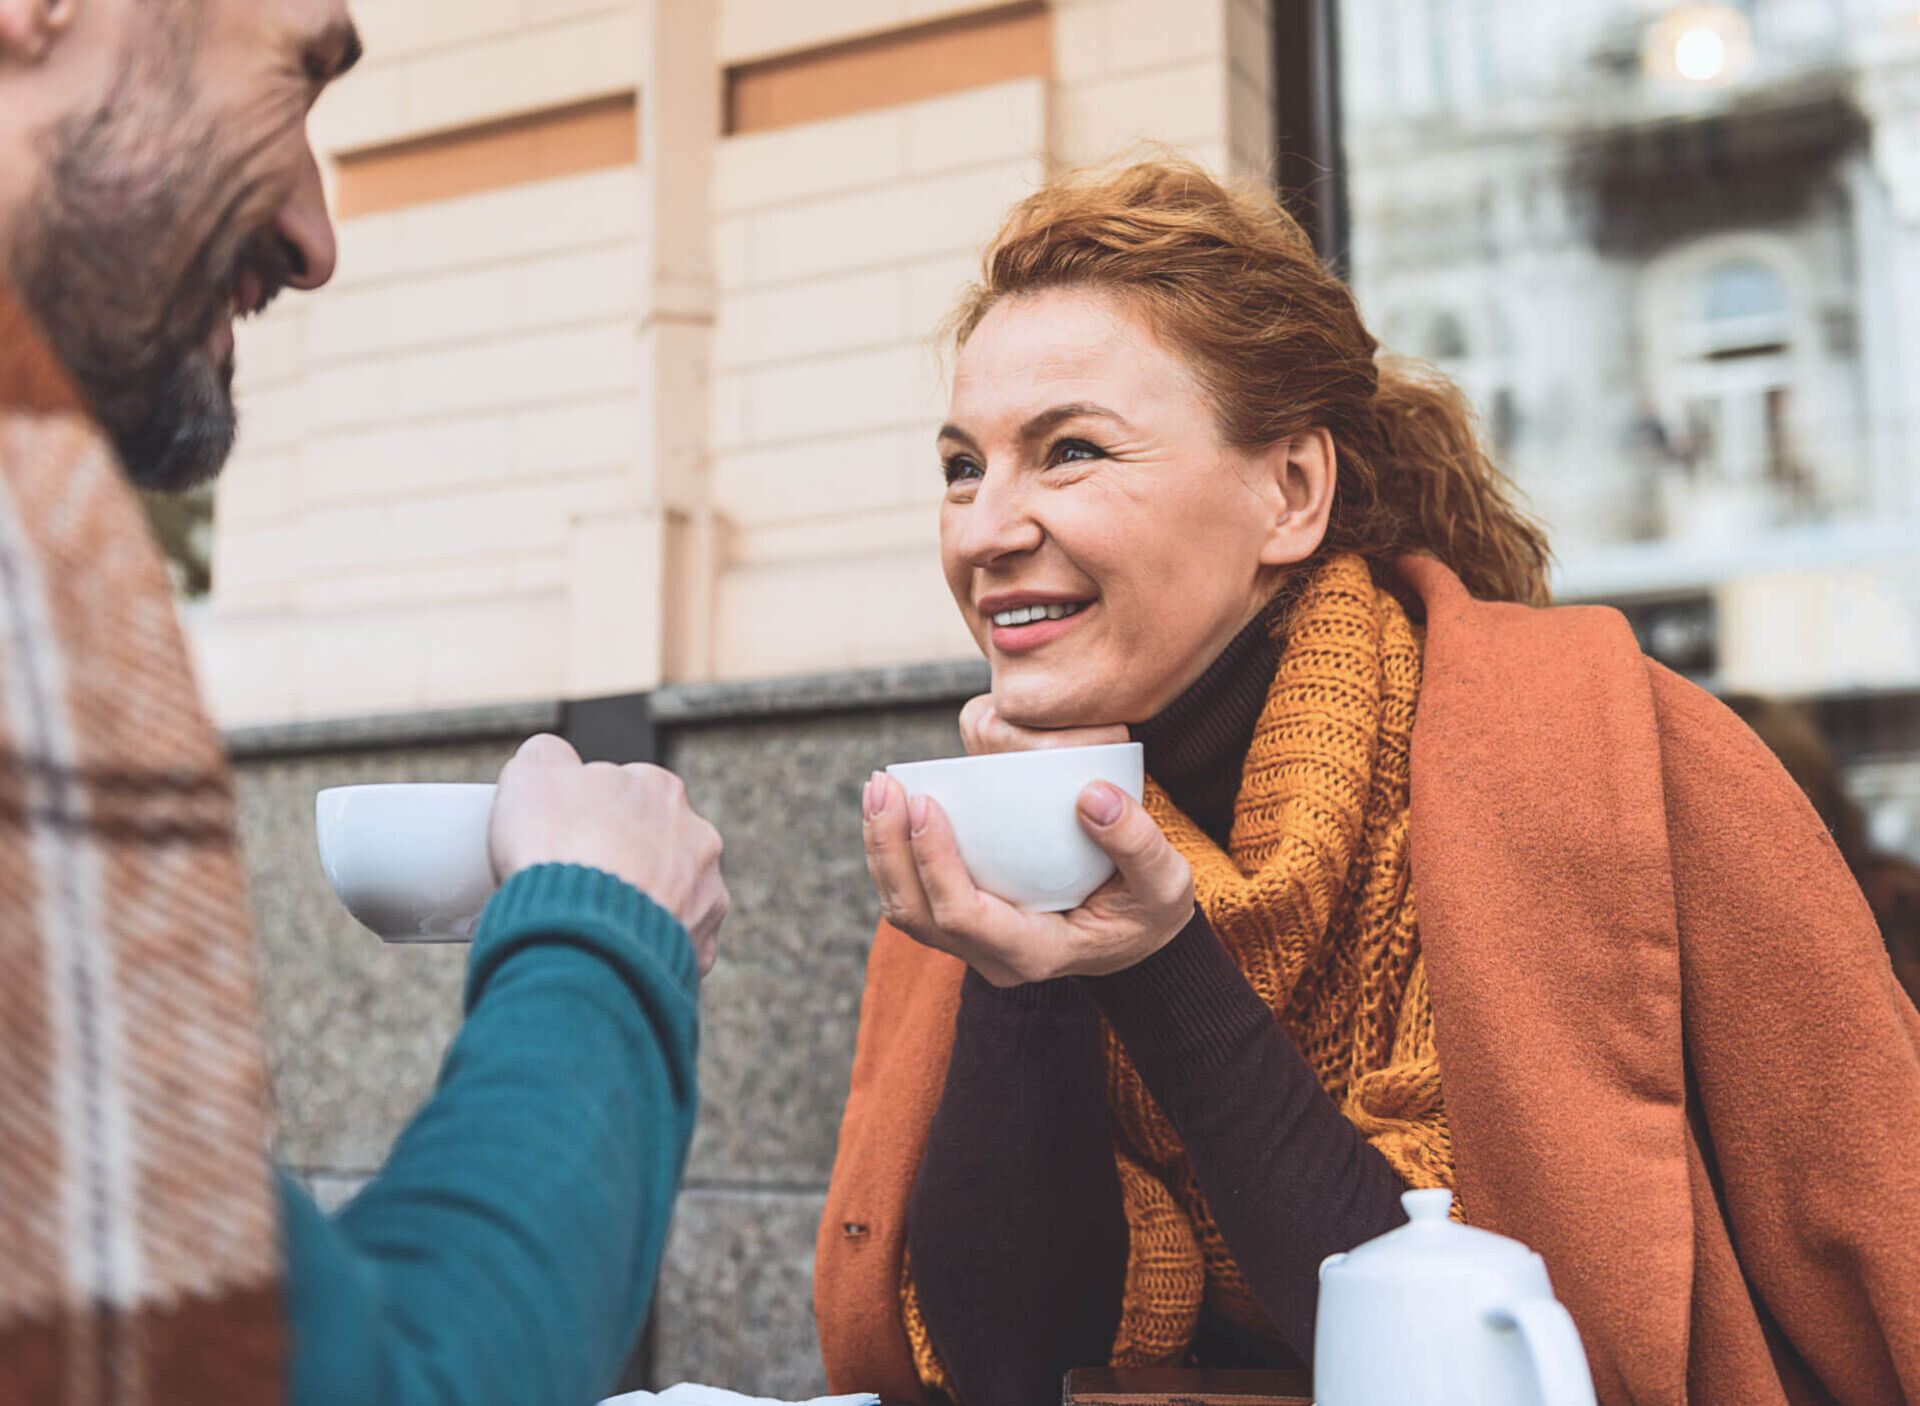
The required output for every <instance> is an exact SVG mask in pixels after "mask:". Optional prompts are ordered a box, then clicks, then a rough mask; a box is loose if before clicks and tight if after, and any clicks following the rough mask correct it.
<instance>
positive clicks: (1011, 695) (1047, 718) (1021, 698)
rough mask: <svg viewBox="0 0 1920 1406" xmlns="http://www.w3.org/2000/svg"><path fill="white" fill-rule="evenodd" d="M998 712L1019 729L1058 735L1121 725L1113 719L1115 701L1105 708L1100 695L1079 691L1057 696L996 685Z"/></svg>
mask: <svg viewBox="0 0 1920 1406" xmlns="http://www.w3.org/2000/svg"><path fill="white" fill-rule="evenodd" d="M993 707H994V711H995V712H997V713H999V715H1000V716H1001V718H1003V719H1004V720H1005V721H1007V722H1010V723H1012V724H1013V725H1014V726H1015V727H1028V728H1034V729H1037V730H1045V731H1058V730H1059V729H1061V728H1069V727H1107V726H1110V725H1111V724H1113V723H1115V722H1118V721H1119V719H1117V718H1115V717H1113V716H1112V712H1113V708H1112V705H1111V700H1110V699H1109V700H1108V702H1107V706H1105V707H1102V706H1101V703H1100V695H1099V693H1098V692H1097V691H1094V690H1089V689H1085V688H1076V689H1074V690H1073V691H1072V692H1071V693H1066V692H1064V691H1062V692H1059V693H1053V692H1050V691H1040V690H1033V689H1024V688H1021V687H1019V686H1018V685H1013V686H1007V685H1003V684H1001V683H998V682H996V683H995V685H994V689H993Z"/></svg>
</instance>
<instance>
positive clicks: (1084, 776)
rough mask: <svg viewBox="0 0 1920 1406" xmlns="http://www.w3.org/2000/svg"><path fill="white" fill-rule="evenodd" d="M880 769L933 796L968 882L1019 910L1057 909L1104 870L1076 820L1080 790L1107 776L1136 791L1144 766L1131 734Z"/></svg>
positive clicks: (1073, 902) (1109, 865) (1080, 899)
mask: <svg viewBox="0 0 1920 1406" xmlns="http://www.w3.org/2000/svg"><path fill="white" fill-rule="evenodd" d="M887 775H889V776H891V777H893V778H894V779H895V780H896V781H898V782H899V783H900V784H901V785H902V786H903V787H905V788H906V792H907V795H908V796H909V797H913V796H928V797H931V798H932V799H933V800H935V801H938V802H939V804H940V809H941V810H943V811H945V812H946V813H947V819H948V820H950V821H951V822H952V823H953V836H954V839H955V840H956V841H957V842H958V844H959V846H960V858H961V859H962V860H964V861H965V862H966V866H967V872H968V873H969V874H971V875H972V876H973V882H974V884H975V886H976V887H979V888H982V889H985V890H986V891H987V892H988V893H991V894H995V895H997V896H998V897H1000V898H1004V899H1005V900H1006V901H1007V902H1009V903H1011V904H1012V905H1013V906H1014V907H1016V908H1020V909H1023V910H1025V911H1026V912H1028V913H1064V912H1065V911H1066V910H1068V909H1069V908H1078V907H1079V906H1080V905H1081V904H1082V903H1085V902H1086V901H1087V896H1088V895H1089V894H1091V893H1092V892H1093V891H1094V890H1095V889H1097V888H1099V887H1100V885H1102V884H1104V883H1105V882H1106V881H1107V880H1108V879H1109V878H1111V877H1112V875H1113V861H1112V860H1111V859H1109V858H1107V854H1106V851H1105V850H1103V849H1101V848H1100V846H1098V845H1096V844H1095V843H1094V842H1093V841H1092V840H1091V839H1089V838H1088V837H1087V832H1086V831H1085V830H1084V829H1082V828H1081V825H1080V815H1079V810H1078V803H1079V799H1080V793H1081V792H1082V791H1083V790H1085V789H1086V788H1087V787H1088V786H1090V785H1092V784H1093V783H1094V782H1096V781H1106V782H1109V783H1111V784H1112V785H1114V786H1117V787H1119V788H1120V789H1121V790H1122V791H1125V792H1126V793H1127V794H1128V795H1129V796H1132V797H1133V798H1134V799H1135V800H1136V801H1137V800H1139V799H1140V792H1141V787H1142V784H1143V783H1144V781H1145V779H1146V766H1145V763H1144V762H1143V761H1142V759H1141V752H1140V744H1139V743H1138V742H1115V743H1110V744H1108V745H1106V746H1102V747H1050V748H1045V749H1043V750H1041V751H1037V752H995V753H990V754H989V755H987V756H982V757H945V758H942V759H941V760H939V761H932V762H900V763H898V764H896V765H894V766H890V767H888V768H887Z"/></svg>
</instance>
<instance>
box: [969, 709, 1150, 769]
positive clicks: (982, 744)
mask: <svg viewBox="0 0 1920 1406" xmlns="http://www.w3.org/2000/svg"><path fill="white" fill-rule="evenodd" d="M960 740H961V741H962V742H963V743H965V744H966V748H967V755H968V756H971V757H977V756H980V755H982V754H983V753H987V752H1037V751H1040V750H1041V749H1042V748H1046V747H1098V746H1102V745H1104V744H1107V743H1111V742H1125V741H1127V727H1126V724H1125V723H1111V724H1103V725H1101V726H1098V727H1061V728H1051V727H1021V726H1019V725H1018V724H1017V723H1010V722H1008V721H1007V720H1006V719H1005V718H1004V717H1002V716H1001V715H1000V710H999V708H998V707H997V706H995V704H994V701H993V695H992V694H991V693H982V694H980V695H979V696H978V697H976V698H969V699H968V700H967V702H966V706H964V707H963V708H961V709H960Z"/></svg>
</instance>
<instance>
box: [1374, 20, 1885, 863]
mask: <svg viewBox="0 0 1920 1406" xmlns="http://www.w3.org/2000/svg"><path fill="white" fill-rule="evenodd" d="M1341 19H1342V33H1341V45H1342V59H1343V64H1342V77H1343V83H1344V89H1345V122H1346V131H1345V139H1346V150H1347V155H1348V165H1347V172H1348V176H1349V179H1350V182H1351V200H1352V208H1353V240H1352V249H1353V253H1352V262H1353V269H1354V277H1355V281H1356V287H1357V289H1358V291H1359V293H1360V297H1361V300H1362V305H1363V307H1364V308H1365V309H1366V310H1367V312H1368V314H1369V316H1370V318H1371V319H1372V321H1373V323H1374V325H1375V328H1376V330H1377V331H1378V333H1379V334H1380V335H1381V336H1382V338H1383V340H1384V341H1386V343H1387V344H1388V345H1389V346H1390V347H1392V348H1394V349H1396V350H1399V351H1403V352H1407V353H1410V354H1414V355H1418V356H1422V357H1425V358H1427V359H1429V360H1431V361H1434V362H1435V363H1437V364H1438V365H1440V366H1441V367H1443V368H1445V369H1446V370H1447V371H1448V372H1450V373H1451V374H1453V375H1454V376H1455V377H1456V378H1458V379H1459V380H1460V381H1461V382H1463V383H1464V384H1465V385H1466V386H1467V387H1468V388H1469V389H1470V390H1471V391H1472V393H1473V395H1474V398H1475V400H1476V402H1477V403H1478V405H1479V406H1480V408H1481V410H1482V413H1483V415H1484V417H1485V419H1486V422H1487V426H1488V429H1489V432H1490V434H1491V436H1492V438H1493V439H1494V440H1495V441H1496V443H1497V444H1498V445H1499V446H1500V449H1501V451H1502V453H1503V455H1504V457H1505V459H1506V461H1507V463H1508V464H1509V465H1510V467H1511V469H1512V471H1513V472H1514V474H1515V476H1516V478H1517V479H1518V480H1519V482H1520V483H1521V484H1522V485H1523V487H1524V488H1525V489H1526V490H1527V492H1528V494H1529V495H1530V497H1531V498H1532V501H1533V502H1534V504H1535V506H1536V507H1537V508H1538V509H1539V511H1540V512H1541V513H1542V514H1543V515H1544V516H1545V517H1546V518H1547V519H1548V521H1549V522H1550V524H1551V525H1552V528H1553V537H1554V541H1555V544H1556V546H1557V548H1558V550H1559V553H1560V557H1561V563H1562V571H1561V575H1560V581H1559V593H1560V595H1561V596H1562V598H1563V599H1575V600H1578V599H1594V600H1605V601H1608V602H1611V603H1614V604H1618V605H1622V606H1624V607H1626V608H1628V609H1629V611H1630V612H1631V613H1632V614H1633V616H1634V617H1635V619H1636V623H1637V624H1638V625H1639V626H1640V627H1641V632H1642V638H1643V642H1644V643H1645V644H1646V645H1647V647H1648V648H1649V649H1650V650H1651V651H1652V652H1653V653H1654V654H1656V655H1657V656H1662V657H1665V658H1667V659H1668V660H1669V661H1670V662H1673V663H1674V664H1676V665H1677V666H1679V667H1681V668H1683V669H1685V670H1687V671H1688V672H1691V673H1694V674H1696V675H1699V676H1701V677H1702V678H1703V679H1704V680H1705V681H1707V682H1709V683H1710V684H1712V685H1714V686H1717V687H1721V688H1725V689H1730V690H1741V691H1751V692H1761V693H1773V694H1781V695H1786V696H1789V697H1795V698H1801V699H1805V700H1807V701H1808V703H1809V705H1810V706H1811V707H1812V708H1813V709H1814V711H1816V713H1818V714H1819V715H1821V716H1822V718H1823V719H1824V721H1825V722H1826V724H1827V726H1828V729H1829V731H1830V732H1832V733H1833V734H1834V735H1835V742H1836V745H1837V746H1838V747H1839V748H1840V749H1841V751H1842V752H1843V754H1844V755H1845V758H1846V759H1847V761H1848V762H1849V764H1850V769H1851V779H1852V781H1853V783H1854V788H1855V790H1856V792H1857V793H1858V794H1859V795H1860V796H1861V798H1862V799H1863V800H1865V801H1867V802H1868V803H1869V805H1870V807H1871V809H1872V810H1873V811H1874V813H1875V816H1876V819H1877V826H1878V832H1879V833H1880V835H1881V837H1882V838H1883V839H1884V840H1885V841H1887V842H1890V843H1892V842H1897V843H1898V844H1900V845H1902V846H1904V847H1907V848H1920V9H1916V8H1915V7H1914V6H1913V5H1911V4H1908V3H1898V2H1897V0H1748V2H1747V3H1744V4H1679V5H1673V4H1653V3H1644V0H1558V3H1555V4H1552V5H1538V4H1532V3H1527V0H1346V3H1345V4H1343V6H1342V8H1341Z"/></svg>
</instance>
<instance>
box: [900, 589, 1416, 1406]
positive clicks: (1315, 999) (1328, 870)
mask: <svg viewBox="0 0 1920 1406" xmlns="http://www.w3.org/2000/svg"><path fill="white" fill-rule="evenodd" d="M1272 628H1273V630H1274V632H1275V635H1274V638H1275V642H1276V644H1278V645H1279V647H1280V660H1279V665H1278V667H1277V669H1276V670H1275V673H1274V679H1273V686H1272V687H1271V689H1270V690H1269V691H1268V694H1267V701H1266V704H1265V706H1264V707H1263V709H1262V710H1261V714H1260V720H1259V722H1258V724H1256V726H1255V728H1254V734H1253V743H1252V746H1251V747H1250V748H1249V749H1248V751H1247V759H1246V763H1245V765H1244V767H1243V769H1242V773H1241V783H1240V793H1239V796H1238V798H1237V799H1236V800H1235V802H1234V815H1233V831H1232V834H1231V835H1230V836H1229V840H1228V850H1229V851H1230V852H1222V850H1221V849H1220V847H1219V846H1218V845H1216V844H1214V843H1213V841H1212V840H1210V839H1208V838H1207V836H1206V834H1205V833H1204V832H1203V831H1202V830H1201V829H1200V827H1199V826H1198V825H1196V824H1195V823H1194V822H1193V821H1192V820H1191V819H1189V818H1188V817H1187V816H1186V815H1184V814H1183V813H1182V812H1181V811H1180V809H1179V808H1178V807H1177V806H1175V805H1174V804H1173V802H1172V801H1171V800H1169V799H1168V797H1167V794H1166V792H1165V791H1162V790H1161V789H1160V788H1159V787H1158V786H1156V785H1153V784H1151V783H1149V785H1148V789H1147V809H1148V811H1149V812H1150V813H1151V814H1152V816H1153V818H1154V819H1155V821H1157V822H1158V823H1159V825H1160V828H1161V829H1162V830H1163V831H1164V832H1165V833H1166V836H1167V838H1168V839H1169V840H1171V841H1172V842H1173V845H1174V847H1175V848H1176V849H1178V850H1179V851H1180V852H1181V853H1182V854H1183V855H1185V856H1186V858H1187V861H1188V863H1190V864H1191V865H1192V866H1193V877H1194V888H1195V890H1196V893H1197V896H1198V898H1199V902H1200V907H1201V908H1202V909H1203V910H1204V911H1205V913H1206V915H1207V918H1208V921H1209V922H1211V923H1212V925H1213V930H1214V932H1215V933H1216V934H1218V936H1219V938H1220V941H1221V942H1222V943H1223V944H1224V945H1225V946H1226V948H1227V950H1228V951H1229V952H1231V953H1232V954H1233V957H1234V960H1235V961H1236V962H1237V963H1238V964H1239V967H1240V970H1241V971H1242V972H1244V973H1245V974H1246V977H1247V980H1248V981H1249V982H1250V983H1251V984H1252V986H1253V989H1254V990H1255V991H1257V992H1258V993H1259V995H1260V998H1261V999H1262V1000H1263V1001H1265V1002H1266V1003H1267V1005H1268V1006H1269V1007H1270V1008H1271V1009H1272V1011H1273V1013H1274V1016H1275V1018H1276V1019H1277V1020H1279V1022H1280V1023H1281V1025H1282V1026H1283V1027H1285V1029H1286V1032H1287V1034H1288V1035H1289V1036H1290V1037H1291V1038H1292V1039H1293V1041H1294V1043H1295V1044H1296V1045H1297V1046H1298V1047H1299V1049H1300V1051H1301V1053H1302V1054H1304V1055H1305V1056H1306V1058H1307V1061H1308V1062H1309V1063H1310V1064H1311V1065H1312V1066H1313V1069H1314V1072H1315V1073H1316V1074H1317V1075H1318V1076H1319V1078H1320V1083H1321V1085H1322V1086H1323V1087H1324V1088H1325V1089H1326V1090H1327V1092H1328V1093H1329V1094H1331V1095H1332V1096H1333V1098H1334V1100H1335V1102H1337V1103H1338V1104H1339V1105H1340V1108H1341V1111H1342V1112H1343V1113H1344V1114H1345V1115H1346V1116H1347V1118H1348V1119H1349V1120H1351V1121H1352V1122H1353V1124H1354V1125H1355V1126H1356V1127H1358V1128H1359V1129H1360V1131H1361V1132H1362V1133H1363V1134H1364V1135H1365V1136H1366V1137H1367V1139H1368V1140H1369V1141H1370V1142H1372V1143H1373V1145H1374V1146H1375V1147H1377V1148H1378V1149H1379V1150H1380V1151H1381V1152H1382V1153H1383V1154H1385V1156H1386V1158H1387V1160H1388V1161H1389V1162H1390V1163H1392V1165H1393V1168H1394V1170H1395V1171H1396V1172H1398V1173H1399V1174H1400V1177H1401V1179H1402V1180H1404V1181H1405V1182H1406V1183H1407V1184H1408V1185H1409V1186H1414V1187H1431V1186H1452V1185H1453V1147H1452V1143H1451V1141H1450V1140H1449V1138H1448V1134H1447V1120H1446V1112H1445V1109H1444V1107H1443V1106H1442V1103H1441V1097H1440V1068H1439V1063H1438V1061H1437V1059H1436V1058H1435V1055H1434V1048H1433V1006H1432V1004H1431V1002H1430V1001H1429V999H1428V996H1427V981H1426V968H1425V967H1424V965H1423V964H1422V962H1421V959H1420V939H1419V931H1418V927H1417V925H1416V922H1415V918H1414V907H1413V895H1412V893H1411V891H1410V888H1409V885H1408V878H1407V808H1408V774H1409V754H1410V744H1411V741H1412V733H1413V714H1414V705H1415V702H1416V701H1417V699H1418V697H1419V692H1420V640H1419V637H1418V636H1417V635H1416V633H1415V631H1414V628H1413V626H1412V624H1411V623H1410V622H1409V621H1408V619H1407V615H1406V612H1405V611H1404V610H1403V609H1401V606H1400V603H1399V602H1398V601H1397V600H1395V599H1394V597H1393V596H1392V595H1391V594H1390V593H1389V592H1386V591H1383V590H1381V589H1380V588H1379V587H1378V586H1376V585H1375V584H1374V581H1373V577H1372V574H1371V573H1370V572H1369V571H1368V569H1367V565H1366V563H1365V562H1364V561H1362V560H1361V559H1360V558H1359V557H1356V556H1342V557H1336V558H1333V559H1331V560H1330V561H1328V562H1327V563H1326V564H1325V565H1324V566H1322V567H1321V568H1320V569H1319V570H1318V571H1317V572H1316V573H1315V574H1314V576H1313V578H1312V580H1311V581H1310V582H1309V583H1308V584H1307V586H1306V588H1305V590H1304V591H1303V593H1302V595H1301V597H1300V599H1299V600H1298V602H1297V603H1296V604H1295V605H1294V607H1293V609H1292V610H1291V611H1284V612H1275V613H1274V623H1273V627H1272ZM1107 1098H1108V1102H1109V1104H1110V1106H1111V1107H1112V1110H1113V1115H1114V1125H1115V1146H1114V1156H1115V1160H1116V1161H1117V1163H1118V1166H1119V1171H1120V1187H1121V1194H1122V1197H1123V1199H1124V1203H1125V1208H1126V1215H1127V1228H1128V1233H1129V1237H1130V1248H1129V1253H1128V1259H1127V1282H1126V1293H1125V1297H1124V1300H1123V1306H1122V1309H1121V1315H1120V1329H1119V1332H1118V1334H1117V1335H1116V1337H1115V1340H1114V1348H1113V1362H1114V1364H1115V1365H1118V1366H1145V1365H1152V1364H1156V1363H1178V1362H1180V1361H1182V1360H1183V1359H1184V1358H1185V1357H1186V1355H1187V1353H1188V1351H1189V1350H1190V1349H1191V1347H1192V1345H1193V1339H1194V1331H1195V1328H1196V1326H1197V1325H1198V1323H1199V1319H1200V1313H1201V1309H1202V1308H1203V1307H1205V1308H1206V1309H1208V1310H1209V1311H1210V1312H1212V1313H1213V1314H1215V1315H1216V1316H1218V1317H1220V1318H1221V1319H1224V1320H1225V1321H1227V1322H1229V1323H1231V1324H1233V1325H1235V1326H1236V1327H1238V1328H1240V1329H1242V1330H1243V1331H1247V1332H1251V1333H1253V1334H1255V1335H1256V1336H1259V1337H1264V1338H1267V1339H1268V1340H1270V1341H1273V1342H1275V1343H1279V1342H1281V1341H1282V1340H1281V1338H1280V1336H1279V1333H1278V1332H1277V1331H1276V1330H1275V1329H1274V1328H1273V1326H1272V1325H1271V1324H1270V1323H1269V1322H1268V1321H1267V1318H1266V1315H1265V1314H1264V1313H1263V1312H1261V1309H1260V1306H1259V1304H1258V1303H1257V1302H1256V1301H1255V1300H1254V1297H1253V1294H1252V1291H1251V1290H1250V1289H1249V1288H1248V1287H1247V1283H1246V1281H1245V1279H1244V1278H1242V1277H1241V1274H1240V1270H1239V1267H1238V1266H1237V1265H1236V1264H1235V1263H1234V1260H1233V1255H1232V1252H1231V1251H1230V1250H1229V1249H1228V1248H1227V1244H1226V1241H1225V1240H1224V1239H1223V1238H1222V1236H1221V1234H1220V1231H1219V1229H1218V1227H1217V1226H1216V1225H1215V1224H1214V1221H1213V1217H1212V1215H1211V1214H1210V1213H1209V1212H1208V1210H1207V1204H1206V1200H1205V1198H1204V1197H1203V1196H1202V1195H1201V1194H1200V1188H1199V1184H1198V1182H1197V1181H1196V1180H1195V1177H1194V1174H1193V1169H1192V1167H1191V1166H1189V1165H1188V1163H1187V1157H1186V1153H1185V1151H1184V1149H1182V1147H1181V1146H1180V1140H1179V1137H1178V1136H1177V1135H1176V1134H1175V1132H1174V1130H1173V1127H1172V1125H1171V1124H1170V1123H1168V1122H1167V1120H1166V1117H1165V1116H1164V1115H1163V1114H1162V1113H1161V1112H1160V1110H1159V1108H1158V1107H1157V1106H1156V1105H1155V1104H1154V1102H1153V1099H1152V1097H1151V1096H1150V1095H1149V1094H1148V1093H1147V1090H1146V1086H1145V1085H1144V1084H1143V1083H1142V1082H1141V1080H1140V1076H1139V1074H1138V1073H1137V1072H1136V1071H1135V1069H1134V1067H1133V1063H1132V1061H1131V1060H1129V1059H1128V1058H1127V1054H1126V1051H1125V1050H1124V1049H1123V1048H1121V1045H1120V1042H1119V1041H1118V1040H1117V1039H1116V1038H1115V1037H1114V1036H1113V1033H1112V1032H1111V1031H1108V1033H1107ZM1273 1194H1274V1195H1275V1196H1284V1195H1286V1194H1287V1188H1285V1187H1283V1186H1276V1187H1274V1188H1273ZM902 1290H903V1293H902V1303H901V1307H902V1310H903V1315H902V1316H903V1319H904V1322H905V1326H906V1330H907V1337H908V1341H909V1343H910V1345H911V1347H912V1349H913V1355H914V1362H915V1366H916V1368H917V1369H918V1370H919V1373H920V1378H921V1380H922V1381H923V1382H925V1383H926V1384H927V1385H929V1386H932V1387H938V1388H940V1389H942V1390H945V1391H947V1392H948V1393H949V1394H951V1392H952V1385H951V1382H950V1381H949V1380H948V1378H947V1374H946V1371H945V1368H944V1364H942V1363H941V1362H940V1360H939V1357H938V1354H937V1353H936V1352H935V1351H934V1348H933V1343H932V1339H931V1337H930V1336H929V1334H928V1333H927V1331H926V1325H925V1322H924V1320H923V1319H922V1317H921V1314H920V1311H919V1309H920V1306H919V1303H918V1295H917V1294H916V1293H915V1291H914V1288H913V1284H912V1279H911V1273H910V1271H909V1274H908V1276H907V1277H906V1279H905V1282H904V1283H903V1285H902Z"/></svg>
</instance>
